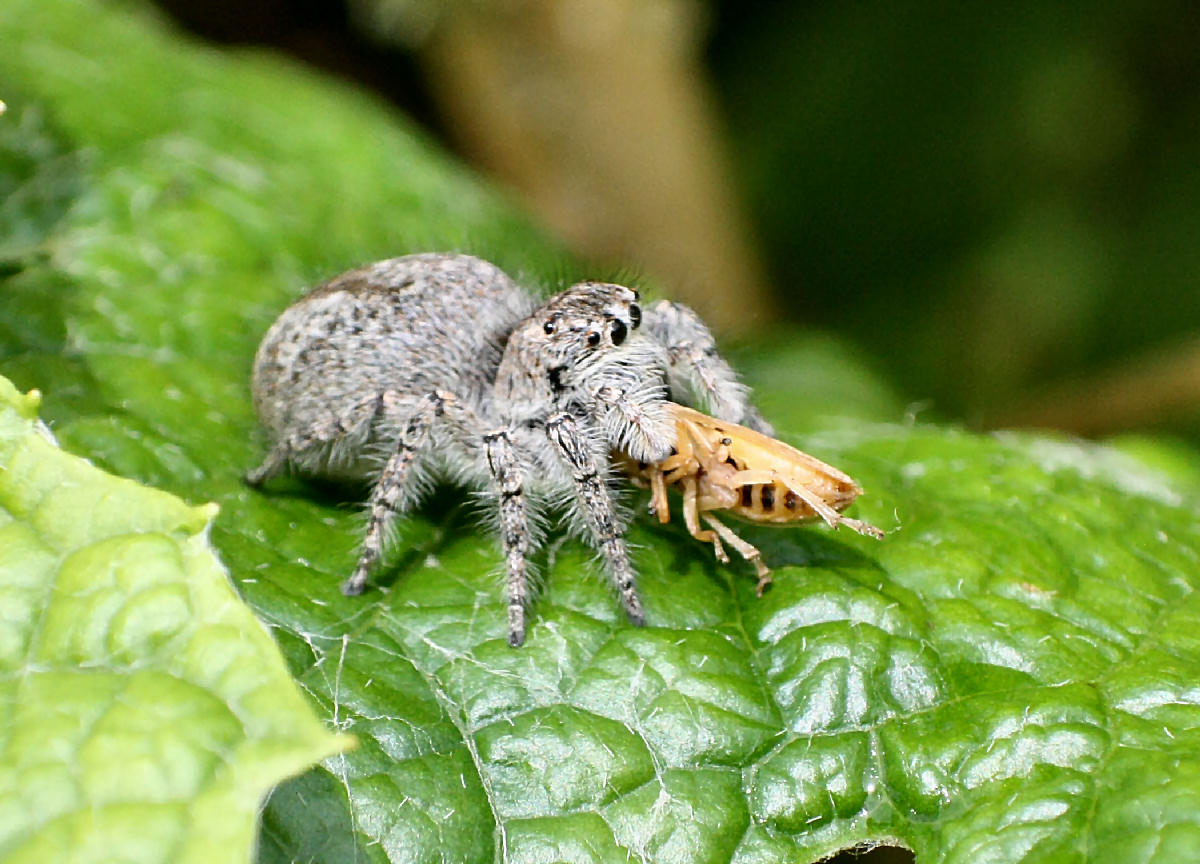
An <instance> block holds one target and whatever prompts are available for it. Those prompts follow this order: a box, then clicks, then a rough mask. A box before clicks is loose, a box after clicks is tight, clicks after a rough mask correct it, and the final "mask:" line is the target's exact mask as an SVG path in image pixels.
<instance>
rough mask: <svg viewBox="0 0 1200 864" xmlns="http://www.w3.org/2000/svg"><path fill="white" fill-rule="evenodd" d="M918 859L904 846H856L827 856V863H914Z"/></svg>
mask: <svg viewBox="0 0 1200 864" xmlns="http://www.w3.org/2000/svg"><path fill="white" fill-rule="evenodd" d="M916 860H917V859H916V856H915V855H914V854H913V853H912V852H911V851H910V850H908V849H905V848H904V847H903V846H873V847H869V848H868V847H866V846H855V847H854V848H853V849H843V850H842V851H841V852H839V853H837V854H836V855H834V856H833V857H832V858H826V859H825V864H913V862H914V861H916Z"/></svg>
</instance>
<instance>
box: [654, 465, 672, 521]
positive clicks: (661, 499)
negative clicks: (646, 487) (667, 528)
mask: <svg viewBox="0 0 1200 864" xmlns="http://www.w3.org/2000/svg"><path fill="white" fill-rule="evenodd" d="M650 490H651V496H650V509H651V511H652V512H653V513H654V514H655V515H656V516H658V521H659V523H660V524H662V525H666V524H667V523H668V522H670V521H671V505H670V503H669V502H668V501H667V483H666V480H664V479H663V472H662V471H660V470H656V471H655V472H654V473H653V474H651V475H650Z"/></svg>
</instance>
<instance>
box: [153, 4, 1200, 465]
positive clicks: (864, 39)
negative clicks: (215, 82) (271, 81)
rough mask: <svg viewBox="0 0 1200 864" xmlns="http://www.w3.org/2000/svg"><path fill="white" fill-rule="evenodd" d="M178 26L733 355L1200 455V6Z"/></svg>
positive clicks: (405, 14)
mask: <svg viewBox="0 0 1200 864" xmlns="http://www.w3.org/2000/svg"><path fill="white" fill-rule="evenodd" d="M159 5H160V6H161V7H162V8H163V9H164V10H165V11H166V12H168V13H169V14H170V15H172V16H174V17H175V18H176V19H177V20H178V21H180V22H181V23H182V24H183V25H184V26H186V27H189V28H191V29H192V30H193V31H195V32H196V33H198V34H200V35H201V36H203V37H206V38H209V39H213V40H215V41H218V42H226V43H240V44H253V45H269V46H273V47H275V48H277V49H279V50H282V51H285V52H288V53H291V54H294V55H297V56H299V57H301V58H302V59H304V60H306V61H307V62H310V63H312V64H314V65H316V66H318V67H320V68H323V69H325V70H328V71H332V72H334V73H335V74H337V75H340V76H344V77H347V78H351V79H354V80H356V81H359V82H361V83H362V84H363V85H364V86H366V87H369V88H373V89H375V90H377V91H378V92H379V93H381V94H382V95H383V96H384V97H385V98H387V99H390V100H391V101H393V102H394V103H395V104H397V105H398V106H399V107H400V108H401V109H402V110H403V111H405V112H406V113H408V114H410V115H412V116H414V117H416V118H417V119H418V120H419V121H421V122H422V123H424V124H425V125H426V127H427V128H428V129H429V130H430V133H431V135H433V136H436V137H438V138H441V139H442V140H444V141H445V143H446V144H447V146H448V147H450V148H452V149H455V150H456V151H457V152H459V153H460V154H461V155H463V156H464V157H465V158H467V159H468V160H471V161H473V162H475V163H476V164H477V165H480V166H482V167H483V168H484V169H485V170H488V171H490V172H491V173H492V174H493V175H494V176H496V177H497V178H498V179H499V181H500V182H501V183H502V184H505V185H507V186H508V187H509V188H511V189H512V190H513V194H514V195H516V196H519V197H521V198H522V199H523V200H524V201H525V202H526V206H528V207H529V209H530V210H531V211H532V212H534V213H535V214H536V215H537V216H538V217H539V218H541V219H542V220H543V221H545V222H547V223H548V224H550V225H551V226H552V227H553V228H554V229H555V230H556V231H557V232H558V233H559V234H560V236H562V237H563V238H564V239H565V241H566V242H567V244H568V245H569V247H570V248H572V249H574V250H575V251H576V252H578V253H579V254H581V255H583V256H585V257H590V258H592V259H594V260H596V261H598V262H600V261H603V262H610V263H611V262H613V261H619V262H622V263H629V262H632V263H634V264H635V265H638V266H640V267H642V268H644V270H645V272H646V273H647V274H649V275H651V276H652V277H654V278H655V279H656V280H658V281H659V283H660V284H662V285H663V286H664V289H665V290H666V291H667V292H668V293H672V294H674V295H675V296H682V297H684V298H685V299H687V300H688V301H689V302H692V303H694V304H695V305H696V306H698V307H699V308H700V309H701V310H702V311H703V312H704V313H705V314H706V315H707V316H708V317H709V319H710V320H711V321H713V322H714V324H715V326H716V328H717V329H718V330H719V331H722V332H723V333H724V334H725V335H726V336H727V337H729V338H731V339H732V340H733V341H734V342H735V343H736V342H737V341H739V340H740V341H741V342H742V343H744V344H746V345H747V346H749V347H751V348H752V347H753V346H755V345H760V344H762V343H763V342H771V343H773V344H774V343H777V342H781V341H788V340H797V341H801V340H803V339H804V338H806V337H805V336H804V335H803V334H804V333H805V332H806V331H811V330H814V329H815V330H819V331H823V332H824V333H832V334H835V336H836V337H837V338H838V339H839V340H840V341H841V342H842V343H843V344H844V345H845V346H846V347H847V348H848V350H849V352H851V355H852V356H854V357H856V358H863V360H864V362H865V363H866V364H867V365H868V366H870V367H872V368H873V369H874V370H875V371H876V372H878V373H879V374H881V375H882V376H883V377H884V378H885V379H886V380H888V381H890V382H891V384H892V385H893V387H894V388H895V390H896V392H897V393H898V394H899V395H900V401H901V404H903V403H908V404H910V406H911V410H920V411H921V412H922V414H921V416H922V417H926V418H935V419H943V420H952V421H961V422H965V423H967V424H968V425H971V426H974V427H979V428H988V427H996V426H1012V425H1031V426H1043V427H1057V428H1062V429H1065V430H1067V431H1070V432H1075V433H1080V434H1086V435H1093V436H1097V437H1107V436H1111V435H1115V434H1120V433H1125V432H1129V431H1154V432H1165V433H1168V434H1173V435H1177V436H1180V437H1183V438H1186V439H1190V440H1192V441H1193V442H1194V441H1200V279H1198V276H1200V242H1198V241H1200V7H1197V6H1196V5H1195V4H1192V3H1187V2H1179V0H1140V2H1132V0H1101V2H1088V3H1084V2H1078V0H1065V2H1058V3H1053V4H1047V3H1040V2H1033V0H1023V2H1015V3H1008V4H990V3H981V2H971V3H962V4H943V3H933V2H923V0H908V2H899V3H887V4H882V3H861V2H831V0H824V2H786V3H785V2H777V3H740V2H733V0H721V2H709V3H698V2H689V0H644V2H633V0H520V2H514V3H506V4H498V3H486V2H470V0H458V2H455V0H443V2H440V3H439V2H416V0H344V2H329V3H324V2H314V0H264V2H262V3H259V4H254V6H253V8H249V9H248V8H244V7H243V6H242V4H238V3H234V2H232V0H203V2H202V0H159ZM751 353H752V352H751ZM801 356H802V355H801ZM798 371H799V370H798Z"/></svg>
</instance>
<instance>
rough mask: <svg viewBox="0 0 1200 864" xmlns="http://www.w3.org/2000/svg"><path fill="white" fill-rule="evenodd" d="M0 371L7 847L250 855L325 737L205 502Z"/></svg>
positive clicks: (65, 856)
mask: <svg viewBox="0 0 1200 864" xmlns="http://www.w3.org/2000/svg"><path fill="white" fill-rule="evenodd" d="M37 404H38V397H37V395H36V393H31V394H29V395H27V396H22V395H20V394H19V393H18V392H17V391H16V390H15V389H14V388H13V386H12V384H11V383H9V381H8V380H7V379H4V378H0V609H3V613H2V615H0V857H3V858H4V860H5V861H7V862H12V864H17V862H26V861H28V862H42V861H100V860H108V861H116V860H121V861H139V862H152V861H163V862H166V861H172V862H177V861H196V862H201V861H203V862H210V861H244V860H246V859H247V857H248V854H249V852H250V850H251V849H252V847H253V842H254V828H255V823H256V821H257V820H256V817H257V812H258V808H259V806H260V802H261V800H262V798H263V796H264V795H265V793H266V792H267V790H268V789H270V787H271V786H272V785H274V784H275V783H277V782H278V781H279V780H281V779H282V778H284V777H287V776H288V775H290V774H295V773H296V772H297V771H300V770H302V769H304V768H306V767H308V766H309V765H311V764H312V762H313V761H315V760H317V759H319V758H321V757H323V756H327V755H330V754H331V753H333V752H335V751H336V750H338V749H341V748H342V747H344V746H345V744H346V743H347V741H346V740H345V739H339V738H338V737H337V736H334V735H331V734H329V733H328V732H326V731H325V730H324V729H323V728H322V726H321V724H320V723H318V722H317V721H316V719H315V718H314V717H313V716H312V712H311V711H310V710H309V708H308V707H307V706H306V705H305V703H304V700H303V697H302V696H301V694H300V693H299V691H298V690H297V689H296V688H295V686H294V685H293V684H292V682H291V681H290V680H289V678H288V676H287V671H286V669H285V668H284V666H283V663H282V658H280V656H279V653H278V651H277V649H276V648H275V646H274V645H273V644H272V642H271V639H270V637H269V636H268V634H267V633H266V631H265V630H263V628H262V627H261V626H260V625H259V624H258V622H257V621H255V619H254V616H253V615H252V614H251V613H250V611H249V610H248V609H247V608H246V607H245V606H244V605H243V604H242V603H241V602H239V601H238V599H237V597H236V595H235V594H234V592H233V590H232V588H231V586H230V584H229V581H228V578H227V576H226V574H225V572H224V571H223V570H222V569H221V567H220V565H219V564H218V562H217V560H216V558H215V557H214V556H213V552H212V549H211V548H210V547H209V545H208V540H207V537H206V529H207V526H208V523H209V520H210V519H211V518H212V517H213V515H215V512H216V508H215V507H214V506H212V505H207V506H202V507H188V506H187V505H186V504H184V503H183V502H182V501H180V500H179V499H178V498H176V497H174V496H173V495H168V494H167V493H165V492H159V491H157V490H154V489H147V488H146V487H144V486H139V485H138V484H137V483H134V482H132V481H130V480H122V479H118V478H116V477H112V476H110V475H108V474H105V473H104V472H102V471H100V470H98V469H96V468H93V467H92V466H91V465H88V464H87V463H86V462H84V461H83V460H82V459H79V458H77V457H74V456H70V455H68V454H65V453H62V452H61V451H59V450H58V449H57V448H56V447H55V445H54V443H53V440H52V438H51V436H50V435H49V433H48V432H47V431H46V429H45V427H44V426H42V427H39V426H38V425H37V423H36V410H37Z"/></svg>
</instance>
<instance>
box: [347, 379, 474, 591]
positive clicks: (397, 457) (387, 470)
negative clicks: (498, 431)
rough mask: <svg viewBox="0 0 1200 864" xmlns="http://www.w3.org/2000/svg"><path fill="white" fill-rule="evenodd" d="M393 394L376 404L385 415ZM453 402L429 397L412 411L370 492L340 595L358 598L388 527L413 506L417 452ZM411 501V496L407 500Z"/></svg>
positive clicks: (449, 398) (444, 396)
mask: <svg viewBox="0 0 1200 864" xmlns="http://www.w3.org/2000/svg"><path fill="white" fill-rule="evenodd" d="M395 400H396V397H395V395H394V394H389V393H385V394H384V396H383V397H382V398H381V399H380V400H379V401H380V405H381V406H382V408H383V410H384V411H387V410H388V408H389V406H391V405H392V404H394V402H395ZM452 400H453V397H452V396H450V394H448V393H444V392H441V391H434V392H432V393H428V394H426V395H425V396H423V397H421V399H420V400H419V401H418V402H417V404H416V405H415V406H414V407H413V408H412V410H411V414H410V416H409V419H408V424H407V425H406V426H405V427H404V432H403V434H401V436H400V438H399V440H398V441H397V442H396V450H395V452H393V453H392V455H391V456H390V457H389V458H388V460H387V463H386V464H385V465H384V466H383V471H382V472H380V474H379V479H378V480H377V481H376V483H375V488H374V490H373V491H372V492H371V507H370V513H369V515H368V517H367V533H366V536H365V537H364V538H363V544H362V550H361V551H360V552H359V556H358V564H357V565H356V566H355V568H354V572H353V573H352V574H351V575H350V578H349V579H347V580H346V581H345V582H343V583H342V593H343V594H346V595H348V596H349V595H354V594H361V593H362V592H363V589H364V588H365V587H366V585H367V577H368V576H370V574H371V568H372V567H373V566H374V565H375V562H376V561H377V560H378V559H379V555H380V553H381V552H382V551H383V541H384V537H385V535H386V530H387V526H388V524H389V523H390V522H391V521H392V519H393V518H395V516H396V515H397V514H398V513H401V512H403V511H404V510H406V509H408V506H409V505H410V504H411V503H412V502H411V501H410V500H406V496H405V493H406V491H407V490H408V485H409V484H408V480H409V476H410V474H411V473H412V466H413V463H414V462H415V461H416V459H417V456H418V451H419V450H420V448H421V446H422V445H423V444H424V443H425V440H426V438H427V437H428V435H429V429H430V427H431V426H432V425H433V424H434V422H435V421H436V420H437V419H438V418H439V417H441V416H442V414H443V413H444V412H445V410H446V405H447V404H448V403H450V402H451V401H452ZM408 497H411V496H408Z"/></svg>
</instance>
